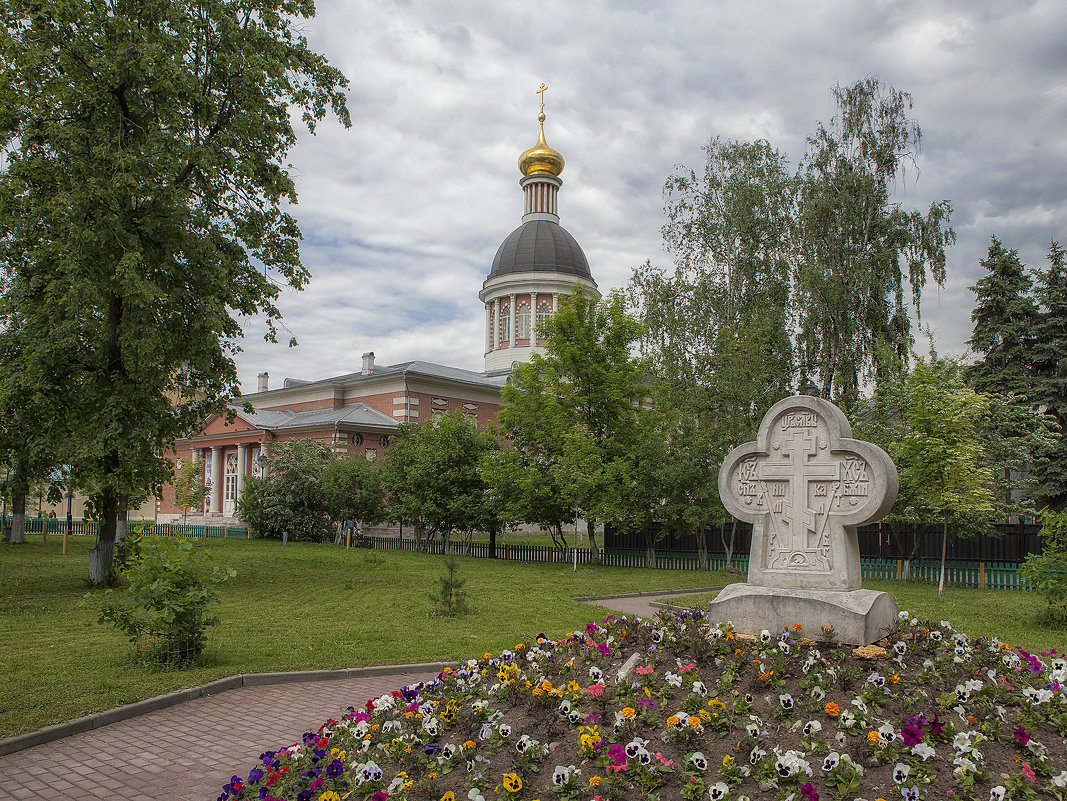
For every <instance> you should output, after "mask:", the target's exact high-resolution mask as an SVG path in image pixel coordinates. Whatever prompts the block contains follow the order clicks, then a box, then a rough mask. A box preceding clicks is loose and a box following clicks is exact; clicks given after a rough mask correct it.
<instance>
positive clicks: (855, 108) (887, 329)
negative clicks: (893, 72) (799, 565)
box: [796, 77, 955, 407]
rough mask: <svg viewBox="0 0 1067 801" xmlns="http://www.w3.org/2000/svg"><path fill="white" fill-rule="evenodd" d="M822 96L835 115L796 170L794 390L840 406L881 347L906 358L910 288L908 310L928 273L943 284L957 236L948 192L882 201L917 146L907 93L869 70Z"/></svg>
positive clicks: (852, 395) (867, 375) (868, 374)
mask: <svg viewBox="0 0 1067 801" xmlns="http://www.w3.org/2000/svg"><path fill="white" fill-rule="evenodd" d="M832 93H833V96H834V100H835V102H836V104H837V114H836V115H835V116H834V117H833V118H832V119H831V121H830V124H829V125H828V126H824V125H823V124H822V123H819V125H818V127H817V129H816V131H815V133H814V134H813V135H812V136H810V137H809V138H808V154H807V157H806V158H805V160H804V164H803V165H802V168H801V171H800V175H799V180H800V191H799V205H798V213H797V219H798V226H799V232H800V233H799V240H800V250H801V260H800V266H799V268H798V270H797V274H796V288H797V295H796V303H797V308H798V314H799V317H798V323H799V329H800V330H799V334H798V336H797V347H798V354H797V356H798V361H799V367H800V385H801V387H808V386H809V382H810V385H811V389H812V390H813V391H817V392H818V394H820V395H821V396H822V397H824V398H827V399H835V400H838V401H839V402H841V403H843V405H845V406H846V407H847V406H849V405H850V404H851V403H852V402H853V401H854V400H855V399H856V398H857V397H858V396H859V391H860V386H861V383H862V382H863V381H865V380H869V379H871V378H874V377H875V368H876V367H877V362H876V361H875V359H874V356H875V352H876V349H877V348H878V347H879V346H880V345H885V346H887V347H888V348H889V350H890V352H892V353H893V354H894V355H895V357H896V359H897V360H898V361H904V360H905V359H906V358H907V356H908V353H909V351H910V349H911V345H912V337H911V329H910V322H909V319H908V310H907V305H908V304H907V299H908V296H909V294H910V297H911V301H912V305H913V306H914V308H915V310H916V311H918V310H919V301H920V298H921V294H922V289H923V287H924V286H925V284H926V281H927V280H928V278H932V279H933V280H934V281H935V282H936V283H938V284H941V283H942V282H944V280H945V248H946V247H948V246H949V245H951V244H952V243H953V242H955V234H954V233H953V231H952V229H951V228H950V227H948V219H949V215H950V213H951V205H950V204H949V203H948V201H940V202H938V203H933V204H931V206H930V208H929V209H928V210H927V211H926V212H925V213H923V212H921V211H919V210H911V211H908V210H905V209H903V208H901V207H900V205H899V204H898V203H894V202H893V201H892V199H891V188H892V187H893V185H894V183H895V182H896V181H897V180H901V179H903V178H905V177H906V169H907V166H908V164H909V163H912V162H914V159H915V157H916V155H917V154H918V151H919V148H920V146H921V143H922V131H921V129H920V128H919V125H918V123H917V122H916V121H915V120H913V119H911V118H910V117H909V116H908V114H909V112H910V110H911V107H912V99H911V95H910V94H908V93H907V92H902V91H899V90H897V89H894V88H893V87H884V86H883V85H882V84H881V83H880V82H879V81H878V79H877V78H873V77H868V78H865V79H863V80H860V81H856V82H855V83H853V84H850V85H849V86H835V87H834V88H833V90H832ZM905 277H906V279H907V284H906V285H905Z"/></svg>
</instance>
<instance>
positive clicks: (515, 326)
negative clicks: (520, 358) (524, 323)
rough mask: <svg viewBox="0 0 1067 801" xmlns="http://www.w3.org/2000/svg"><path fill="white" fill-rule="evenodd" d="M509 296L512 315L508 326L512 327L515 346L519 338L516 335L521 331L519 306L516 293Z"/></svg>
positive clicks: (512, 342)
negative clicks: (516, 303)
mask: <svg viewBox="0 0 1067 801" xmlns="http://www.w3.org/2000/svg"><path fill="white" fill-rule="evenodd" d="M509 297H510V300H509V301H508V302H509V303H510V304H511V317H510V318H509V322H508V327H509V328H510V329H511V347H515V340H516V339H518V337H517V336H515V335H516V334H518V333H519V307H518V306H516V305H515V293H514V292H512V293H511V295H509Z"/></svg>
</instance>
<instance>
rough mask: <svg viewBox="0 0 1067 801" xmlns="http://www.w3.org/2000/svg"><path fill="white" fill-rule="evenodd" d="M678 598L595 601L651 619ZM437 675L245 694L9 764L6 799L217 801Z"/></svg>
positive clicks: (113, 728)
mask: <svg viewBox="0 0 1067 801" xmlns="http://www.w3.org/2000/svg"><path fill="white" fill-rule="evenodd" d="M670 597H671V596H670V595H663V596H661V595H643V596H640V597H625V598H613V599H597V600H591V601H590V603H595V604H597V605H599V606H605V607H607V608H609V609H612V610H613V611H617V612H623V613H627V614H638V615H641V616H644V617H650V616H652V615H653V614H654V612H655V611H656V609H655V608H654V607H653V606H652V605H651V604H652V602H654V601H661V600H664V599H669V598H670ZM435 675H436V672H434V673H402V674H392V675H384V676H367V677H361V678H353V679H340V680H332V681H315V682H306V683H291V684H272V685H264V686H255V687H252V686H248V687H239V688H237V689H233V690H227V691H226V692H221V693H218V694H217V695H209V696H206V697H203V698H197V699H195V700H192V701H185V702H183V703H180V704H177V705H175V706H172V707H169V708H167V709H161V710H157V711H155V712H149V713H147V714H144V715H139V716H137V717H134V718H130V719H128V720H124V721H120V722H117V723H112V724H109V725H106V726H102V727H101V728H98V729H94V730H92V731H87V732H84V733H81V734H74V735H71V736H69V737H63V738H61V739H59V740H54V741H52V742H49V743H44V744H42V745H36V746H33V747H31V748H27V749H25V750H22V751H17V752H15V753H13V754H8V755H6V756H0V799H30V798H33V799H38V798H49V799H53V798H63V799H73V800H74V801H80V799H98V798H107V799H123V801H158V799H168V801H210V800H211V799H215V798H217V797H218V795H219V793H220V792H221V790H222V786H223V785H224V784H226V783H227V782H228V781H229V780H230V776H231V775H232V774H233V773H234V772H242V773H247V771H248V770H250V769H251V768H252V767H253V766H254V764H255V763H256V760H257V759H258V758H259V755H260V754H261V753H262V752H263V751H265V750H267V749H268V748H278V747H281V746H285V745H289V744H290V743H294V742H297V741H299V740H300V737H301V735H302V734H303V733H304V732H305V731H309V730H314V729H317V728H318V727H319V726H321V725H322V724H323V723H325V722H326V719H327V718H330V717H333V718H337V719H340V717H341V715H342V714H343V712H344V710H345V708H346V707H348V706H357V707H361V706H362V705H363V703H364V702H365V701H366V700H367V699H368V698H373V697H375V696H378V695H381V694H382V693H385V692H389V691H390V690H395V689H398V688H399V687H402V686H404V685H405V684H414V683H415V682H418V681H424V680H428V679H432V678H433V677H434V676H435Z"/></svg>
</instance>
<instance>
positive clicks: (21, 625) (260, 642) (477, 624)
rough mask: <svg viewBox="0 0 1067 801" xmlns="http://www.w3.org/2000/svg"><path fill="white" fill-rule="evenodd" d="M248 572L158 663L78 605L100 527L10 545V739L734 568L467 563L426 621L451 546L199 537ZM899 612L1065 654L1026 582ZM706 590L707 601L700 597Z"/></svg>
mask: <svg viewBox="0 0 1067 801" xmlns="http://www.w3.org/2000/svg"><path fill="white" fill-rule="evenodd" d="M194 542H196V544H197V547H198V548H202V549H204V550H206V551H208V552H210V553H211V554H212V556H213V557H214V558H215V560H216V561H217V562H219V563H220V564H224V565H227V566H230V567H234V568H236V570H237V577H236V578H235V579H232V580H231V581H229V582H227V583H226V584H225V585H223V600H222V603H221V604H220V605H219V607H218V615H219V617H220V618H221V620H222V622H221V624H220V625H219V626H217V627H215V628H214V629H212V630H211V631H210V634H209V644H208V651H207V662H206V664H205V665H203V666H201V667H198V668H195V669H189V670H181V671H171V672H154V671H152V670H149V669H147V668H145V667H142V666H140V665H138V664H137V663H136V662H135V661H134V660H133V658H132V648H131V646H130V644H129V642H128V641H127V640H126V638H125V637H124V636H123V635H122V634H121V633H119V632H118V631H117V630H115V629H114V628H112V627H110V626H108V625H101V624H98V623H97V622H96V621H95V619H94V617H93V615H92V614H91V613H90V612H89V611H88V610H87V609H86V608H84V607H82V606H80V605H79V602H80V601H81V599H82V597H83V595H84V594H85V593H86V592H87V591H88V587H87V583H86V577H87V575H88V556H87V551H88V550H89V548H90V547H92V544H93V540H92V538H85V537H77V538H72V539H71V540H70V542H69V545H68V554H67V555H66V556H64V555H62V554H61V552H60V551H61V545H62V538H61V537H59V536H56V535H52V536H50V537H49V538H48V541H47V542H46V543H42V541H41V537H40V536H33V535H31V536H29V537H28V542H27V544H26V545H22V546H7V545H5V546H2V547H0V671H2V675H3V676H4V678H5V683H6V686H5V691H4V693H3V695H2V696H0V737H7V736H10V735H13V734H18V733H22V732H27V731H32V730H35V729H38V728H40V727H42V726H46V725H49V724H52V723H58V722H62V721H65V720H71V719H73V718H76V717H79V716H81V715H86V714H89V713H91V712H98V711H101V710H104V709H109V708H112V707H115V706H119V705H122V704H126V703H131V702H133V701H137V700H140V699H143V698H148V697H151V696H154V695H158V694H160V693H165V692H170V691H172V690H176V689H181V688H184V687H192V686H195V685H198V684H203V683H204V682H207V681H210V680H212V679H216V678H220V677H223V676H230V675H234V674H238V673H255V672H263V671H279V670H311V669H329V668H342V667H358V666H364V665H375V664H395V663H404V662H424V661H435V660H462V659H466V658H468V657H471V656H477V655H481V654H482V653H484V652H486V651H491V652H494V653H496V652H498V651H500V650H501V649H503V648H510V647H513V646H514V645H515V644H516V643H517V642H519V641H521V640H524V639H527V638H530V637H532V636H534V635H536V634H537V633H539V632H545V633H546V634H548V635H549V636H552V637H558V636H560V635H562V634H564V633H565V632H567V631H570V630H572V629H574V628H576V627H578V626H581V625H584V624H585V623H586V622H587V621H589V620H592V619H596V618H599V617H602V616H603V612H602V611H601V610H598V609H596V608H591V607H589V606H588V605H586V604H583V603H580V602H576V601H572V600H570V598H571V596H575V595H610V594H616V593H624V592H637V591H650V590H669V589H685V588H697V587H707V586H715V585H719V584H724V583H728V582H732V581H738V580H742V579H743V577H742V576H739V575H738V574H731V573H716V572H701V571H665V570H664V571H657V570H645V569H630V568H594V567H585V566H579V567H578V570H577V571H576V572H575V571H573V570H572V568H571V567H570V566H569V565H564V564H558V565H550V564H549V565H534V564H519V563H514V562H502V561H495V560H490V559H473V558H467V559H463V560H462V568H461V572H460V577H461V578H464V579H466V586H465V588H464V589H465V590H466V591H467V593H468V599H469V602H470V604H471V606H472V609H473V612H472V614H470V615H468V616H467V617H465V618H462V619H457V620H453V619H443V618H435V617H431V616H430V614H429V610H430V602H429V599H428V594H429V593H430V592H431V591H435V590H436V587H437V577H438V576H440V575H441V574H442V573H443V572H444V570H443V564H442V557H440V556H428V555H424V554H415V553H408V552H401V551H369V550H362V549H360V550H357V549H353V550H351V551H345V550H343V549H341V548H335V547H332V546H327V545H310V544H301V543H293V544H290V545H288V546H287V547H284V548H283V547H282V546H281V544H280V543H278V542H275V541H261V540H251V541H233V540H230V541H227V540H196V541H194ZM866 586H870V587H871V588H873V589H884V590H887V591H889V592H891V593H892V594H893V595H894V597H896V598H897V600H898V602H899V603H900V605H901V607H902V608H905V609H908V610H910V611H912V612H913V613H915V614H920V615H923V616H929V617H931V618H933V619H935V620H941V619H947V620H950V621H952V623H953V625H954V626H956V627H957V629H959V630H962V631H965V632H967V633H968V634H972V635H981V634H986V635H996V636H999V637H1001V638H1002V639H1005V640H1007V641H1008V642H1010V643H1012V644H1018V645H1021V646H1022V647H1024V648H1027V649H1028V650H1032V651H1038V652H1039V651H1042V650H1048V649H1049V648H1052V647H1056V648H1058V649H1059V650H1063V649H1062V648H1060V644H1062V643H1063V642H1064V641H1065V640H1067V637H1065V636H1064V633H1063V632H1058V631H1053V630H1048V629H1042V628H1040V627H1038V626H1037V625H1036V624H1034V623H1032V618H1033V616H1034V614H1035V613H1036V611H1037V610H1038V609H1039V608H1040V601H1039V599H1038V598H1037V597H1036V596H1034V595H1031V594H1027V593H1021V592H1010V591H994V590H990V591H985V592H983V591H978V590H964V589H952V588H949V589H946V591H945V597H944V598H942V599H938V597H937V593H936V588H931V586H930V585H926V584H918V583H897V582H887V581H880V582H873V581H872V582H870V583H869V585H866ZM701 600H702V601H703V602H706V600H707V598H703V599H701Z"/></svg>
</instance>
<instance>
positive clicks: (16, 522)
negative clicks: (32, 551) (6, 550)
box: [11, 492, 26, 545]
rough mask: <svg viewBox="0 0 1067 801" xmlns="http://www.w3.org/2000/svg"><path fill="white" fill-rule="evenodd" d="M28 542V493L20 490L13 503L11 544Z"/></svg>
mask: <svg viewBox="0 0 1067 801" xmlns="http://www.w3.org/2000/svg"><path fill="white" fill-rule="evenodd" d="M24 542H26V493H25V492H19V493H17V494H16V495H15V501H14V503H13V504H12V505H11V544H12V545H22V544H23V543H24Z"/></svg>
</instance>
